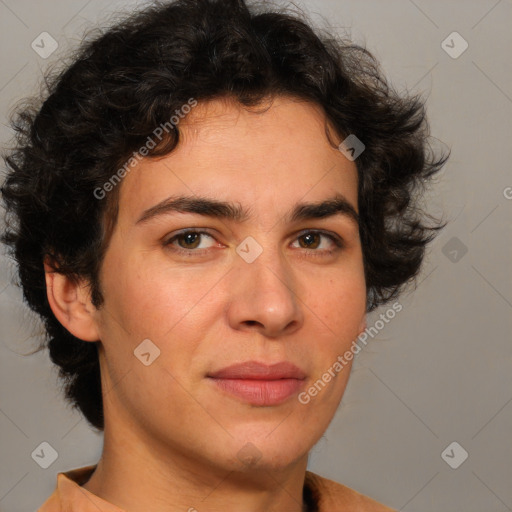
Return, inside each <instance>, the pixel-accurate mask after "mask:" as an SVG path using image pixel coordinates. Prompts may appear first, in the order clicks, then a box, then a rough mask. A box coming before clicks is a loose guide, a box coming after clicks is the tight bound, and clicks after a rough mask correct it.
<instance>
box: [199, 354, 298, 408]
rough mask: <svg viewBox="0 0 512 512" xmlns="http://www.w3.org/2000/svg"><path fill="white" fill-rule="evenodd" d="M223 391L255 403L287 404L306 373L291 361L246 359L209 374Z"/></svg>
mask: <svg viewBox="0 0 512 512" xmlns="http://www.w3.org/2000/svg"><path fill="white" fill-rule="evenodd" d="M207 377H208V378H209V379H210V380H211V381H212V382H213V383H214V384H215V385H216V386H218V388H220V389H221V390H222V391H223V392H225V393H228V394H229V395H231V396H236V397H237V398H239V399H241V400H242V401H243V402H245V403H249V404H251V405H256V406H275V405H279V404H282V403H284V402H285V401H287V400H288V399H289V398H290V397H292V396H293V395H296V394H297V393H298V392H299V391H300V389H301V388H302V386H303V384H304V381H305V379H306V374H305V373H304V372H303V371H302V370H301V369H299V368H298V367H297V366H295V365H294V364H292V363H289V362H287V361H283V362H280V363H276V364H273V365H267V364H264V363H259V362H257V361H247V362H245V363H241V364H235V365H232V366H228V367H226V368H223V369H222V370H219V371H216V372H214V373H211V374H208V375H207Z"/></svg>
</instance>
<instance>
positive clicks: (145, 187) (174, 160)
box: [119, 97, 357, 222]
mask: <svg viewBox="0 0 512 512" xmlns="http://www.w3.org/2000/svg"><path fill="white" fill-rule="evenodd" d="M326 125H327V122H326V118H325V115H324V113H323V111H322V109H321V107H319V106H318V105H315V104H312V103H309V102H305V101H300V100H297V99H292V98H283V97H278V98H276V99H275V100H274V101H273V102H272V104H270V103H264V104H262V105H260V106H258V107H257V108H251V109H249V110H247V109H246V108H244V107H243V106H241V105H240V104H238V103H236V102H234V101H231V100H226V99H216V100H212V101H209V102H202V103H199V104H198V105H197V106H196V107H195V108H194V109H193V110H192V111H191V112H190V113H189V114H187V115H186V117H184V118H183V119H181V120H180V122H179V125H178V128H179V143H178V145H177V147H176V148H175V149H174V150H173V151H172V152H171V153H170V154H168V155H166V156H164V157H162V158H158V159H151V158H146V159H144V160H142V161H141V162H140V163H139V164H137V165H136V166H135V167H134V168H133V170H132V171H131V172H130V173H129V174H127V175H126V177H125V178H124V179H123V183H122V187H121V191H120V202H119V204H120V208H119V214H120V219H121V218H124V219H125V220H126V221H132V222H134V219H135V218H136V216H137V215H138V214H139V213H140V212H141V211H143V210H144V209H146V208H148V207H150V206H152V205H153V204H157V203H158V202H160V201H162V200H164V199H165V198H166V197H168V196H170V195H187V196H190V195H199V196H202V197H209V196H210V197H214V198H217V199H221V200H225V201H237V202H239V203H242V204H246V205H249V206H251V205H258V207H261V208H262V209H265V208H266V209H267V210H268V208H270V209H272V208H274V209H275V207H276V205H280V206H281V205H282V206H283V207H285V206H286V204H288V203H289V204H293V203H296V202H298V201H300V200H308V201H317V200H322V199H323V198H324V197H325V196H326V195H332V194H333V192H339V193H341V194H343V195H344V196H345V197H346V198H347V200H349V201H350V202H351V203H352V204H353V206H354V208H355V209H356V210H357V169H356V166H355V164H354V162H351V161H349V160H347V159H346V158H345V157H344V156H343V155H342V153H340V152H339V151H338V150H337V149H336V147H334V145H333V143H334V144H337V143H338V142H339V138H338V136H337V135H336V134H335V133H334V131H333V130H332V129H331V130H330V133H331V139H332V142H330V141H329V138H328V137H327V134H326Z"/></svg>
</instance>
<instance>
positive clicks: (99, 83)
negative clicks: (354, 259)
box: [2, 0, 448, 430]
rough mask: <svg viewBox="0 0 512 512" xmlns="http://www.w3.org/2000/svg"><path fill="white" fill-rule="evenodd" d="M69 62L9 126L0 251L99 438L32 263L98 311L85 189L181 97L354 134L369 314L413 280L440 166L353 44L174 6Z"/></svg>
mask: <svg viewBox="0 0 512 512" xmlns="http://www.w3.org/2000/svg"><path fill="white" fill-rule="evenodd" d="M71 59H72V61H71V63H68V64H66V65H65V66H64V68H63V69H62V70H60V71H58V72H54V73H52V74H48V76H47V78H46V85H47V90H46V92H45V93H43V95H42V97H41V99H39V100H38V103H36V104H35V105H32V106H29V107H27V106H26V105H24V106H21V107H19V108H18V110H17V112H16V113H15V115H14V116H13V119H12V125H13V128H14V129H15V131H16V134H17V135H16V142H15V145H14V148H13V149H11V150H9V152H8V153H7V154H6V155H4V160H5V162H6V164H7V175H6V179H5V182H4V184H3V186H2V194H3V201H4V205H5V208H6V229H5V232H4V233H3V235H2V240H3V242H4V243H6V244H7V245H8V246H9V248H10V254H11V255H12V257H13V258H14V260H15V261H16V263H17V266H18V272H19V278H20V283H21V286H22V288H23V295H24V299H25V301H26V302H27V303H28V305H29V306H30V308H32V310H34V311H35V312H36V313H38V314H39V315H40V316H41V318H42V319H43V321H44V324H45V328H46V334H47V339H46V340H44V341H43V342H42V343H41V345H40V347H39V349H38V350H41V349H42V348H45V347H48V349H49V353H50V357H51V360H52V361H53V362H54V363H55V364H56V365H58V366H59V368H60V370H59V375H60V377H61V379H62V383H63V385H64V387H65V393H66V399H67V400H69V402H70V403H71V404H72V405H73V406H74V407H77V408H79V409H80V410H81V412H82V413H83V414H84V416H85V417H86V419H87V420H88V421H89V423H90V424H91V425H92V426H93V427H95V428H97V429H98V430H103V428H104V418H103V403H102V394H101V381H100V367H99V361H98V353H97V345H98V344H97V343H90V342H84V341H82V340H80V339H78V338H76V337H74V336H73V335H72V334H71V333H70V332H68V331H67V330H66V329H65V328H64V327H63V326H62V325H61V324H60V323H59V322H58V321H57V319H56V317H55V316H54V315H53V313H52V310H51V308H50V305H49V302H48V299H47V292H46V285H45V273H44V267H43V260H44V259H45V258H49V261H51V262H52V266H53V268H54V269H55V270H56V271H57V272H59V273H62V274H65V275H67V276H69V277H70V278H71V279H78V278H81V279H84V278H85V279H86V282H88V283H89V284H90V287H91V294H92V301H93V303H94V305H95V306H96V307H97V308H99V307H101V305H102V303H103V296H102V292H101V287H100V283H99V280H98V275H99V274H98V272H99V269H100V266H101V263H102V258H103V256H104V253H105V250H106V248H107V246H108V243H109V238H110V235H111V233H112V229H113V227H114V226H115V223H116V220H117V209H118V198H119V195H118V193H119V188H120V187H114V189H113V190H112V192H111V193H109V194H108V196H107V197H106V198H105V199H104V200H97V199H95V195H94V194H93V191H94V190H96V189H97V188H98V187H102V186H103V184H104V183H105V182H106V181H108V180H109V179H110V178H111V177H112V175H113V174H114V172H115V171H116V169H119V166H120V165H121V164H122V163H123V162H126V160H127V159H128V158H129V157H130V156H131V155H132V154H133V152H134V151H136V150H137V149H138V148H140V147H141V146H142V145H143V144H144V142H145V141H146V140H147V138H148V136H150V135H151V134H152V133H153V131H154V129H155V127H157V126H159V125H162V124H164V123H166V122H167V121H168V119H169V113H170V112H171V113H172V112H175V110H176V109H180V107H181V106H182V105H184V104H186V103H187V101H188V100H189V99H190V98H191V97H192V98H195V99H196V100H197V101H201V100H209V99H214V98H219V97H229V98H232V99H234V100H236V101H238V102H239V103H240V104H242V105H244V106H245V107H246V108H249V107H252V106H257V105H259V104H260V103H261V102H262V101H263V100H265V99H268V98H272V97H275V96H277V95H287V96H290V97H295V98H299V99H301V100H306V101H310V102H313V103H315V104H317V105H320V106H321V107H322V108H323V110H324V112H325V114H326V118H327V120H328V121H329V122H330V123H331V124H332V126H333V127H334V128H335V129H336V131H337V132H338V135H340V136H343V137H346V136H348V135H349V134H355V135H356V136H357V137H358V138H359V139H360V140H361V141H363V143H364V144H365V146H366V148H365V151H364V152H363V153H362V154H361V155H360V156H359V157H358V158H357V160H356V161H355V163H356V165H357V170H358V176H359V184H358V187H359V189H358V206H359V215H360V237H361V244H362V248H363V259H364V269H365V277H366V283H367V311H368V312H369V311H372V310H373V309H375V308H376V307H377V306H379V305H381V304H384V303H386V302H388V301H390V300H391V299H393V298H395V297H397V296H398V295H399V293H401V292H402V291H403V289H404V287H405V285H407V284H412V283H414V282H415V279H414V278H415V277H416V276H417V274H418V272H419V269H420V266H421V263H422V260H423V258H424V253H425V248H426V246H427V244H428V243H429V242H430V241H431V240H432V239H433V238H434V237H435V234H436V231H437V230H439V229H441V228H442V227H444V225H442V224H441V222H440V221H436V219H434V218H433V217H431V216H430V215H428V214H427V213H425V212H424V211H423V210H422V209H421V208H420V207H419V201H420V198H421V197H422V192H423V190H424V187H425V185H427V184H428V183H429V182H430V181H431V178H432V177H433V175H434V174H435V173H436V172H438V171H439V170H440V169H441V167H442V166H443V164H444V163H445V161H446V159H447V158H448V156H447V155H444V154H442V153H438V154H436V151H433V150H432V148H431V144H430V143H429V138H430V134H429V127H428V123H427V120H426V115H425V105H424V101H423V100H422V99H421V98H420V97H419V96H418V95H415V96H413V95H410V94H406V93H403V94H399V93H398V92H396V90H395V89H393V88H392V87H391V86H390V85H389V84H388V82H387V81H386V79H385V78H384V76H383V75H382V72H381V71H380V68H379V65H378V63H377V62H376V60H375V58H374V57H373V56H372V55H371V53H370V52H369V51H367V50H366V49H365V48H363V47H362V46H360V45H356V44H354V43H352V42H351V41H350V40H348V39H343V38H340V37H337V36H333V35H330V34H328V33H327V32H325V31H322V32H321V31H320V30H317V31H315V30H314V29H313V28H312V27H311V24H310V23H309V22H308V21H307V20H306V21H305V18H304V17H303V15H302V14H297V13H294V12H290V11H287V10H284V9H282V8H271V7H269V6H268V4H265V5H263V4H262V5H256V4H252V5H250V6H247V5H246V4H245V2H244V0H176V1H174V2H171V3H167V4H165V5H154V6H151V7H149V8H146V9H144V10H142V11H139V12H136V13H134V14H132V15H130V16H129V17H127V18H125V19H124V20H122V21H120V22H117V23H116V24H114V25H113V26H111V27H110V28H107V29H105V30H104V31H103V32H100V33H99V34H96V35H94V36H93V37H88V38H85V39H84V42H83V43H82V45H81V46H80V48H79V49H78V50H77V51H76V52H75V54H74V55H72V57H71ZM178 139H179V128H178V126H176V129H174V130H169V132H168V134H167V135H166V137H165V138H164V139H163V140H162V142H161V143H160V144H159V145H158V146H157V147H155V148H154V149H153V150H152V151H151V152H150V154H149V156H148V158H150V157H155V156H161V155H165V154H168V153H169V152H171V151H172V150H173V149H174V148H175V147H176V145H177V143H178ZM427 218H428V219H429V222H430V225H427V222H426V219H427Z"/></svg>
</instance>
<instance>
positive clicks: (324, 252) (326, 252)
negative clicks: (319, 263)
mask: <svg viewBox="0 0 512 512" xmlns="http://www.w3.org/2000/svg"><path fill="white" fill-rule="evenodd" d="M191 233H194V234H198V235H206V236H208V237H210V238H213V239H215V237H214V236H213V235H212V234H211V233H209V232H208V231H202V230H196V229H185V230H183V231H180V232H179V233H176V234H175V235H173V236H172V237H171V238H169V239H167V240H166V241H164V243H163V245H164V247H171V246H172V244H173V242H174V241H175V240H177V239H178V238H179V237H180V236H183V235H187V234H191ZM309 234H318V235H321V236H324V237H326V238H328V239H329V240H330V241H331V242H333V243H334V245H335V246H336V247H335V248H333V249H318V250H317V249H311V250H308V249H307V248H300V249H301V250H303V251H307V252H309V253H310V254H309V256H313V257H322V256H330V255H332V254H333V253H334V252H337V251H339V250H341V249H343V248H344V247H345V243H344V241H343V240H342V239H341V238H340V237H339V236H337V235H334V234H331V233H328V232H325V231H322V230H316V229H306V230H302V231H301V232H299V233H298V234H297V236H296V237H295V239H294V241H295V240H298V239H299V238H301V237H303V236H305V235H309ZM210 249H211V247H209V248H207V249H183V248H181V247H172V249H171V250H172V251H173V252H175V253H177V254H181V255H184V256H187V257H194V256H199V255H202V254H204V253H206V252H208V251H209V250H210Z"/></svg>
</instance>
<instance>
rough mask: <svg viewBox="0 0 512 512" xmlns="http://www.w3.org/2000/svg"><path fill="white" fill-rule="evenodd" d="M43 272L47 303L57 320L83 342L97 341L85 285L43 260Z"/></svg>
mask: <svg viewBox="0 0 512 512" xmlns="http://www.w3.org/2000/svg"><path fill="white" fill-rule="evenodd" d="M44 272H45V279H46V294H47V297H48V302H49V303H50V307H51V309H52V311H53V314H54V315H55V317H56V318H57V320H58V321H59V322H60V323H61V324H62V325H63V326H64V327H65V328H66V329H67V330H68V331H69V332H70V333H71V334H73V336H76V337H77V338H79V339H81V340H84V341H99V335H98V329H97V326H96V322H95V318H94V312H95V311H96V308H95V307H94V305H93V304H92V301H91V297H90V291H89V288H88V286H87V284H86V283H85V282H84V281H83V280H80V281H78V282H75V281H74V280H72V279H70V278H69V277H67V276H65V275H62V274H59V273H58V272H57V271H56V270H55V268H54V267H52V266H51V265H50V263H49V260H45V261H44Z"/></svg>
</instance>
